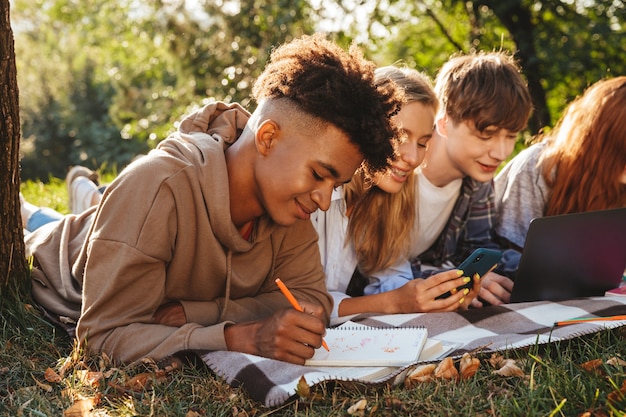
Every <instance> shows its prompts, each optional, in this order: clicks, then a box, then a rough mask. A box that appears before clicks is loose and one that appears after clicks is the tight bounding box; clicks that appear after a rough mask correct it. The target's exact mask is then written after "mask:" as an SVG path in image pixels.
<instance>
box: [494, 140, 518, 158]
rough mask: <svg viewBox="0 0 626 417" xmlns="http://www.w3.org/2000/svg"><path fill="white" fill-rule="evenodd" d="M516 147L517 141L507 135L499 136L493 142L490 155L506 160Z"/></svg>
mask: <svg viewBox="0 0 626 417" xmlns="http://www.w3.org/2000/svg"><path fill="white" fill-rule="evenodd" d="M514 147H515V141H514V140H511V139H509V138H507V137H506V136H499V137H498V138H495V140H494V141H493V142H492V146H491V148H490V150H489V156H490V157H491V158H493V159H495V160H497V161H500V162H502V161H504V160H505V159H506V158H508V157H509V155H511V153H512V152H513V148H514Z"/></svg>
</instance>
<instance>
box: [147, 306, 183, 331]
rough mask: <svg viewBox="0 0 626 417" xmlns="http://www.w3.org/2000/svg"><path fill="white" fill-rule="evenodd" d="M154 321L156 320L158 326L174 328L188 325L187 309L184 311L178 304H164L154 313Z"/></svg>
mask: <svg viewBox="0 0 626 417" xmlns="http://www.w3.org/2000/svg"><path fill="white" fill-rule="evenodd" d="M152 320H154V322H155V323H157V324H164V325H166V326H172V327H180V326H182V325H183V324H185V323H187V317H186V316H185V309H183V306H182V305H181V304H180V303H177V302H173V303H167V304H163V305H162V306H161V307H159V308H158V309H157V311H156V312H155V313H154V316H152Z"/></svg>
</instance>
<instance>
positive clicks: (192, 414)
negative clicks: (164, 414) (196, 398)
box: [185, 410, 202, 417]
mask: <svg viewBox="0 0 626 417" xmlns="http://www.w3.org/2000/svg"><path fill="white" fill-rule="evenodd" d="M185 417H202V414H200V413H198V412H197V411H193V410H190V411H187V414H185Z"/></svg>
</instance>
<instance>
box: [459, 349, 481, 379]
mask: <svg viewBox="0 0 626 417" xmlns="http://www.w3.org/2000/svg"><path fill="white" fill-rule="evenodd" d="M479 367H480V360H479V359H478V358H475V357H473V356H472V355H471V354H470V353H464V354H463V356H462V357H461V362H459V373H460V374H461V379H469V378H471V377H473V376H474V375H475V374H476V372H478V368H479Z"/></svg>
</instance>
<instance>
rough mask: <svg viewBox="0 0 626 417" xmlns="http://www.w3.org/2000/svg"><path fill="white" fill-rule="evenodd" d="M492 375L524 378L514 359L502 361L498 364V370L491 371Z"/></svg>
mask: <svg viewBox="0 0 626 417" xmlns="http://www.w3.org/2000/svg"><path fill="white" fill-rule="evenodd" d="M493 374H494V375H500V376H521V377H523V376H525V375H524V371H522V370H521V369H520V368H519V367H518V366H517V364H516V363H515V360H514V359H504V360H502V361H501V362H500V368H498V369H496V370H495V371H493Z"/></svg>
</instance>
